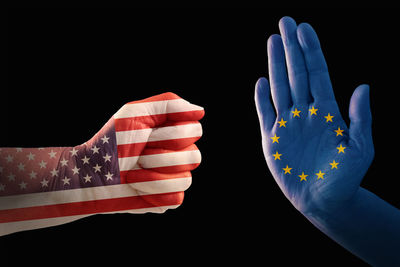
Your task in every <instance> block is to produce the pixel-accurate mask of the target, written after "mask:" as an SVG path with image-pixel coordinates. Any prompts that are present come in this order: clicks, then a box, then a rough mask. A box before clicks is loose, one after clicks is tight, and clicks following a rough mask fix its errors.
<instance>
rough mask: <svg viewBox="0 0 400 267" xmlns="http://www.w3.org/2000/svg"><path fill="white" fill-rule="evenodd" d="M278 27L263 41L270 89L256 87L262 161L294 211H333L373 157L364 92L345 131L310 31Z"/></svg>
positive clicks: (263, 83) (286, 24)
mask: <svg viewBox="0 0 400 267" xmlns="http://www.w3.org/2000/svg"><path fill="white" fill-rule="evenodd" d="M279 27H280V32H281V36H282V37H281V36H280V35H272V36H271V37H270V38H269V40H268V66H269V79H270V85H269V83H268V80H267V79H265V78H261V79H259V81H258V82H257V85H256V90H255V102H256V107H257V112H258V116H259V119H260V125H261V133H262V145H263V151H264V156H265V158H266V161H267V164H268V167H269V169H270V171H271V173H272V175H273V177H274V179H275V180H276V182H277V183H278V185H279V187H280V188H281V190H282V191H283V193H284V194H285V196H286V197H287V198H288V199H289V200H290V201H291V203H292V204H293V205H294V206H295V207H296V208H297V209H298V210H299V211H301V212H302V213H303V214H305V213H312V212H315V211H317V210H318V211H319V212H324V213H328V214H331V213H333V212H334V211H335V210H337V209H340V208H341V207H343V205H345V204H346V203H347V201H349V200H350V199H351V198H352V197H353V196H354V195H355V193H356V192H357V190H358V188H359V185H360V182H361V180H362V178H363V176H364V174H365V173H366V171H367V169H368V167H369V165H370V163H371V161H372V159H373V155H374V147H373V143H372V135H371V112H370V107H369V87H368V86H367V85H361V86H359V87H358V88H357V89H356V90H355V91H354V93H353V96H352V98H351V101H350V109H349V117H350V121H351V123H350V127H349V128H348V127H347V126H346V124H345V122H344V121H343V119H342V116H341V114H340V111H339V108H338V106H337V104H336V101H335V98H334V93H333V89H332V85H331V82H330V78H329V73H328V69H327V65H326V62H325V59H324V56H323V54H322V51H321V47H320V43H319V40H318V37H317V35H316V33H315V32H314V30H313V28H312V27H311V26H310V25H309V24H306V23H302V24H300V25H299V26H297V25H296V22H295V21H294V20H293V19H292V18H289V17H284V18H282V19H281V21H280V22H279ZM285 62H286V64H285ZM286 69H287V71H286ZM270 95H272V100H273V103H274V106H275V110H276V113H275V112H274V109H273V106H272V104H271V102H270Z"/></svg>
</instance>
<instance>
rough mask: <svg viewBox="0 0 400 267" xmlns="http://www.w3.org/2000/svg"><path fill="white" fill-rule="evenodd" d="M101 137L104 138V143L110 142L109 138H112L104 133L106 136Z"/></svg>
mask: <svg viewBox="0 0 400 267" xmlns="http://www.w3.org/2000/svg"><path fill="white" fill-rule="evenodd" d="M100 139H101V140H103V144H104V143H108V140H109V139H110V137H107V135H104V137H103V138H100ZM108 144H109V143H108Z"/></svg>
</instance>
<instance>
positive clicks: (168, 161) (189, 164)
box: [138, 144, 201, 173]
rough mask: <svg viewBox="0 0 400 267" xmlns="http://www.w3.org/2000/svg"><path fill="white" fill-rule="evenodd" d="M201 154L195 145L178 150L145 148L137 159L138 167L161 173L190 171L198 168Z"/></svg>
mask: <svg viewBox="0 0 400 267" xmlns="http://www.w3.org/2000/svg"><path fill="white" fill-rule="evenodd" d="M200 162H201V153H200V151H199V150H198V148H197V146H196V145H195V144H193V145H191V146H189V147H187V148H185V149H182V150H179V151H174V150H168V149H161V148H145V149H144V151H143V153H142V155H141V156H140V157H139V159H138V167H139V168H142V169H151V170H153V171H157V172H162V173H176V172H184V171H191V170H193V169H195V168H197V167H198V166H199V164H200Z"/></svg>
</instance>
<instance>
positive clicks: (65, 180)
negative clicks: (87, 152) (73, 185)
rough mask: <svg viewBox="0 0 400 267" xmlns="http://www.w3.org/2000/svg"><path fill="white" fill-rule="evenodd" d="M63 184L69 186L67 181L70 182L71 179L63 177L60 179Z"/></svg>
mask: <svg viewBox="0 0 400 267" xmlns="http://www.w3.org/2000/svg"><path fill="white" fill-rule="evenodd" d="M61 180H62V181H63V182H64V185H66V184H69V180H71V178H68V177H67V176H65V178H64V179H61Z"/></svg>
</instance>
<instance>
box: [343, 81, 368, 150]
mask: <svg viewBox="0 0 400 267" xmlns="http://www.w3.org/2000/svg"><path fill="white" fill-rule="evenodd" d="M369 102H370V101H369V86H368V85H366V84H362V85H360V86H358V87H357V88H356V90H354V93H353V95H352V96H351V100H350V107H349V117H350V128H349V134H350V139H351V140H353V141H354V142H355V143H356V144H357V146H359V148H364V149H372V151H373V142H372V129H371V123H372V115H371V108H370V104H369Z"/></svg>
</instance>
